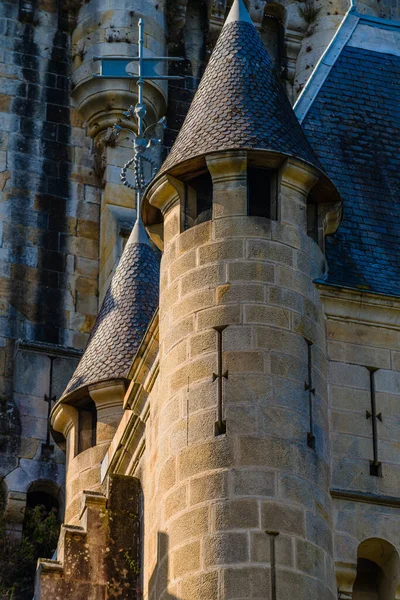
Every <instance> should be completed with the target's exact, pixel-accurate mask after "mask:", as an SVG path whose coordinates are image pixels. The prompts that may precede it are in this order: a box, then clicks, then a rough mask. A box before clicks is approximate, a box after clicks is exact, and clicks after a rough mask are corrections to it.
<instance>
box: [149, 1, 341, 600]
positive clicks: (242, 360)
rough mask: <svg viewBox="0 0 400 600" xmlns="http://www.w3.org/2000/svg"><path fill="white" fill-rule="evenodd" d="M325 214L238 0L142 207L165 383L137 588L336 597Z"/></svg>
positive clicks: (310, 162)
mask: <svg viewBox="0 0 400 600" xmlns="http://www.w3.org/2000/svg"><path fill="white" fill-rule="evenodd" d="M339 217H340V201H339V197H338V194H337V192H336V191H335V189H334V187H333V185H332V184H331V183H330V181H329V180H328V178H327V177H326V175H325V174H324V172H323V171H322V169H321V167H320V165H319V163H318V160H317V158H316V157H315V155H314V153H313V151H312V149H311V147H310V146H309V144H308V143H307V141H306V139H305V136H304V134H303V132H302V130H301V127H300V125H299V123H298V122H297V120H296V118H295V116H294V114H293V112H292V109H291V107H290V104H289V102H288V100H287V98H286V96H285V93H284V91H283V88H282V87H281V84H280V83H279V81H278V79H277V76H276V75H275V73H274V71H273V69H272V66H271V61H270V59H269V57H268V54H267V53H266V51H265V50H264V47H263V44H262V42H261V40H260V38H259V35H258V33H257V31H256V29H255V28H254V26H253V24H252V22H251V20H250V17H249V15H248V13H247V11H246V9H245V7H244V4H243V3H242V1H241V0H239V1H238V0H236V1H235V3H234V5H233V7H232V10H231V13H230V15H229V17H228V19H227V21H226V23H225V25H224V27H223V29H222V33H221V35H220V38H219V40H218V42H217V45H216V47H215V50H214V53H213V55H212V57H211V59H210V63H209V66H208V68H207V70H206V72H205V74H204V77H203V79H202V82H201V84H200V87H199V89H198V91H197V94H196V96H195V99H194V101H193V104H192V107H191V109H190V111H189V113H188V116H187V118H186V121H185V123H184V125H183V127H182V129H181V132H180V134H179V136H178V138H177V140H176V142H175V145H174V146H173V148H172V150H171V153H170V155H169V157H168V158H167V160H166V162H165V163H164V165H163V167H162V168H161V171H160V173H159V175H158V176H157V178H156V180H155V181H154V182H153V183H152V184H151V186H150V189H149V190H148V192H147V194H146V197H145V201H144V207H143V218H144V222H145V224H146V225H147V226H148V229H149V231H150V232H152V231H154V232H155V234H157V235H154V239H155V240H156V239H157V240H159V237H158V236H159V232H160V223H161V221H163V250H164V253H163V257H162V261H161V288H160V331H159V334H160V371H159V377H160V382H159V389H160V390H162V392H161V394H160V395H159V401H158V405H157V407H156V406H154V407H152V419H151V420H150V421H149V422H148V423H147V428H148V429H149V430H148V431H147V430H146V439H147V440H148V442H149V448H148V452H149V455H148V457H147V459H146V460H147V465H148V468H147V470H146V472H147V475H146V476H147V477H149V480H150V483H148V485H147V488H148V490H149V495H148V497H147V496H146V503H147V504H146V506H147V509H146V510H147V514H148V515H153V516H152V518H151V519H147V520H146V523H148V527H147V529H146V532H147V535H148V536H149V537H152V536H153V533H154V527H155V525H154V524H155V523H158V525H157V527H158V532H157V535H158V552H157V556H156V552H155V550H154V546H151V547H152V548H153V551H150V546H147V540H146V548H147V551H146V552H147V554H145V562H146V564H147V572H148V575H147V576H146V577H148V582H147V584H148V588H149V589H148V593H149V596H148V597H149V598H150V600H159V599H161V598H166V597H168V598H179V600H194V599H195V598H200V597H201V598H202V599H203V600H204V599H210V600H211V599H213V600H215V599H216V598H220V599H224V600H228V599H233V598H237V599H239V598H249V597H251V598H259V599H261V598H262V599H266V598H268V600H284V599H286V598H289V597H290V598H297V599H298V600H306V599H307V600H308V599H309V598H318V599H322V598H323V599H324V600H334V598H336V583H335V575H334V566H333V539H332V517H331V499H330V496H329V483H330V467H329V431H328V405H327V384H326V366H327V357H326V339H325V324H324V316H323V310H322V306H321V303H320V300H319V296H318V292H317V290H316V288H315V286H314V284H313V280H314V279H315V278H316V277H322V276H323V274H324V271H325V269H326V264H325V258H324V254H323V251H322V248H323V240H324V236H325V235H326V233H329V232H331V231H333V230H334V229H335V228H336V227H337V225H338V222H339ZM220 336H221V340H222V342H221V343H222V352H221V353H220V352H219V342H218V340H219V337H220ZM220 376H222V386H221V387H220V390H219V391H218V388H219V386H220V383H219V381H220V380H219V377H220ZM221 392H222V393H221ZM146 577H145V579H146ZM145 586H146V582H145Z"/></svg>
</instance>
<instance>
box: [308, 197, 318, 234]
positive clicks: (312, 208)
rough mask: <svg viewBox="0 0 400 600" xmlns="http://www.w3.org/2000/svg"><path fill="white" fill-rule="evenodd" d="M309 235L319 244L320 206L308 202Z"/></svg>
mask: <svg viewBox="0 0 400 600" xmlns="http://www.w3.org/2000/svg"><path fill="white" fill-rule="evenodd" d="M307 235H309V236H310V238H312V239H313V240H314V242H316V243H317V244H318V206H317V204H307Z"/></svg>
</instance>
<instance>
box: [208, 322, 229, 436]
mask: <svg viewBox="0 0 400 600" xmlns="http://www.w3.org/2000/svg"><path fill="white" fill-rule="evenodd" d="M227 327H229V325H219V326H217V327H214V329H215V331H216V332H217V335H218V373H213V376H212V380H213V382H214V381H218V416H217V422H216V423H215V435H222V434H224V433H226V421H224V418H223V384H222V382H223V379H228V371H225V372H224V373H223V372H222V334H223V332H224V331H225V329H226V328H227Z"/></svg>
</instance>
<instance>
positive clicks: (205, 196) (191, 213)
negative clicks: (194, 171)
mask: <svg viewBox="0 0 400 600" xmlns="http://www.w3.org/2000/svg"><path fill="white" fill-rule="evenodd" d="M212 193H213V186H212V179H211V175H210V173H209V172H208V171H207V172H206V173H203V174H202V175H199V176H198V177H194V178H193V179H190V180H189V181H187V182H186V187H185V229H190V227H194V226H195V225H199V224H200V223H204V222H205V221H210V220H211V219H212Z"/></svg>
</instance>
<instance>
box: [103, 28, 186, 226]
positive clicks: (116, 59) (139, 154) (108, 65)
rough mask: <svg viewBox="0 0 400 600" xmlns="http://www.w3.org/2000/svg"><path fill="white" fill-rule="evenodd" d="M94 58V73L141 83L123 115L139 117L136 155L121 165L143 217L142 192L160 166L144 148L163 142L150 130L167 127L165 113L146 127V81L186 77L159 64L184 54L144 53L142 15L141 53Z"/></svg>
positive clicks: (116, 126) (139, 42) (124, 180)
mask: <svg viewBox="0 0 400 600" xmlns="http://www.w3.org/2000/svg"><path fill="white" fill-rule="evenodd" d="M94 60H99V61H101V66H100V73H99V74H93V77H101V78H107V79H121V78H123V79H127V78H128V79H135V80H136V82H137V86H138V101H137V104H136V106H135V107H133V106H130V107H129V109H128V110H127V112H125V113H124V115H125V116H126V117H128V118H136V121H137V135H136V136H135V141H134V156H133V157H132V158H131V159H130V160H129V161H128V162H127V163H126V164H125V165H124V166H123V168H122V169H121V181H122V183H123V184H124V185H125V186H126V187H128V188H130V189H133V190H135V192H136V201H137V205H136V211H137V219H138V220H140V204H141V200H142V196H143V193H144V191H145V189H146V187H147V186H148V185H149V183H150V181H151V180H152V179H153V177H154V176H155V174H156V172H157V170H158V164H157V162H156V161H155V160H154V159H153V158H151V157H149V156H146V155H145V152H146V150H147V149H149V148H150V147H152V146H154V145H156V144H160V143H161V141H162V140H161V139H159V137H150V136H149V130H150V129H154V128H155V129H157V126H159V128H165V117H164V118H163V119H161V120H160V121H159V122H158V123H154V124H153V125H150V127H147V129H145V128H144V118H145V116H146V112H147V111H146V105H145V103H144V101H143V89H144V85H145V82H146V81H160V80H163V81H170V80H176V79H184V78H185V77H184V76H183V75H159V74H158V73H157V65H158V64H159V63H162V62H164V63H168V62H169V61H175V62H177V61H178V62H181V61H183V60H185V59H184V58H179V57H173V56H153V57H145V56H144V20H143V19H139V40H138V55H137V56H131V57H125V56H105V57H101V56H96V57H94ZM134 62H136V63H138V74H137V75H135V74H133V73H130V72H129V71H127V68H128V67H129V65H130V64H131V63H134ZM122 129H123V128H122V127H120V126H119V125H118V124H116V125H114V131H115V132H116V134H117V136H118V135H119V133H120V132H121V131H122ZM146 134H148V135H146ZM144 163H147V164H148V165H149V166H150V171H151V173H150V175H149V176H147V177H146V176H145V173H144ZM131 165H133V171H134V184H131V183H129V182H128V181H127V179H126V172H127V170H128V168H129V167H130V166H131Z"/></svg>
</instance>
